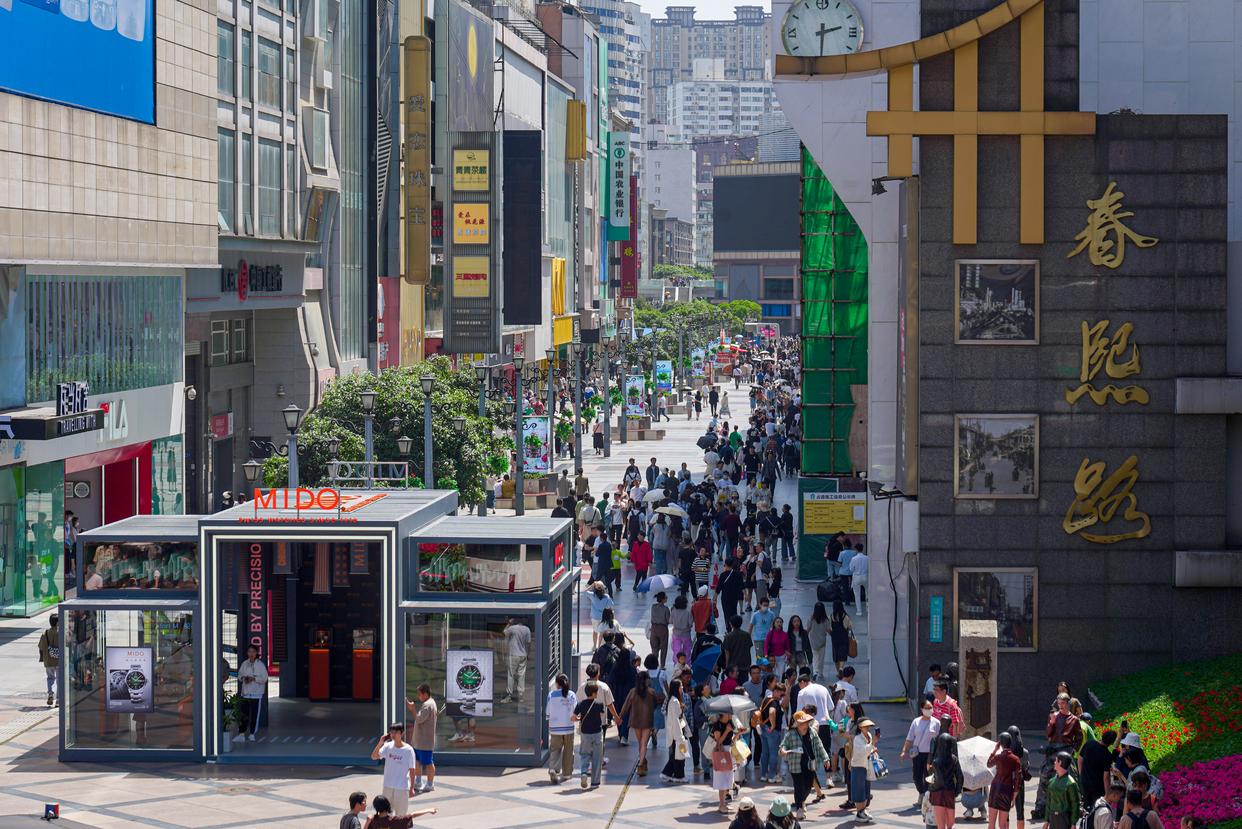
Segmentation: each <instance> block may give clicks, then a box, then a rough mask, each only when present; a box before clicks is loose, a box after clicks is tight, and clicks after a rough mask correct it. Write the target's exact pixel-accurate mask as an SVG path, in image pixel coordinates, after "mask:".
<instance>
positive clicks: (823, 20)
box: [781, 0, 863, 57]
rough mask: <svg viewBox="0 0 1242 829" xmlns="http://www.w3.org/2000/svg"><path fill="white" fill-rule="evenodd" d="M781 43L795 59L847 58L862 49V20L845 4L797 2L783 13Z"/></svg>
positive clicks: (844, 1)
mask: <svg viewBox="0 0 1242 829" xmlns="http://www.w3.org/2000/svg"><path fill="white" fill-rule="evenodd" d="M781 41H782V42H783V43H784V44H785V53H786V54H789V55H795V56H797V57H821V56H823V55H846V54H851V53H853V52H857V51H858V50H859V49H861V48H862V42H863V25H862V16H861V15H859V13H858V9H857V8H855V7H854V4H853V3H851V2H850V1H849V0H798V2H796V3H794V4H793V5H792V6H790V8H789V11H788V12H786V13H785V22H784V23H782V24H781Z"/></svg>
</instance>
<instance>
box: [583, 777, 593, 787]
mask: <svg viewBox="0 0 1242 829" xmlns="http://www.w3.org/2000/svg"><path fill="white" fill-rule="evenodd" d="M590 786H591V778H590V775H586V774H584V775H582V788H584V789H586V788H590Z"/></svg>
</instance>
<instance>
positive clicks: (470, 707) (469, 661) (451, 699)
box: [444, 649, 495, 717]
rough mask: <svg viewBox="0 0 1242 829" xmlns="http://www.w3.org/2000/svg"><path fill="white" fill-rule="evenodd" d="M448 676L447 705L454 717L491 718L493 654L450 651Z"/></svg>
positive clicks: (446, 682)
mask: <svg viewBox="0 0 1242 829" xmlns="http://www.w3.org/2000/svg"><path fill="white" fill-rule="evenodd" d="M446 667H447V669H448V670H447V671H446V674H445V685H446V686H447V687H446V688H445V693H444V702H445V704H446V706H447V708H448V713H449V715H450V716H455V717H490V716H492V710H493V709H492V703H493V691H492V688H493V677H494V675H495V674H494V670H493V663H492V652H491V651H490V650H486V651H484V650H478V651H476V650H468V649H462V650H450V651H449V652H448V658H447V664H446Z"/></svg>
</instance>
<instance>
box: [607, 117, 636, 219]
mask: <svg viewBox="0 0 1242 829" xmlns="http://www.w3.org/2000/svg"><path fill="white" fill-rule="evenodd" d="M608 162H609V163H608V182H609V183H608V202H609V205H610V207H609V209H608V224H609V227H610V228H617V229H618V230H611V229H610V230H609V233H608V238H609V239H611V240H614V241H618V240H620V241H624V240H626V239H633V238H634V236H633V234H632V233H630V232H629V231H630V211H631V207H630V191H629V188H630V134H629V133H628V132H612V133H609V134H608Z"/></svg>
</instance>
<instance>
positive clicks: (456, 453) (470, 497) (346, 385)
mask: <svg viewBox="0 0 1242 829" xmlns="http://www.w3.org/2000/svg"><path fill="white" fill-rule="evenodd" d="M424 376H428V377H434V378H435V381H436V385H435V391H434V392H433V393H432V395H431V403H432V420H431V442H432V462H433V472H434V474H435V479H436V481H435V483H434V484H431V485H432V486H439V485H447V486H448V487H449V488H454V489H456V490H457V491H458V493H459V496H460V498H461V501H462V502H463V503H465V504H467V505H474V504H479V503H482V501H483V499H484V497H485V493H484V491H483V483H484V481H483V479H484V477H485V476H486V475H487V474H488V473H489V472H490V473H492V474H500V473H503V472H505V471H507V470H508V468H509V451H510V449H511V447H512V446H513V441H512V440H511V439H509V438H507V437H502V436H501V434H500V432H501V431H503V430H505V429H507V428H510V427H511V424H510V422H509V418H507V417H505V415H504V409H503V406H502V404H501V403H500V402H499V401H488V402H487V409H486V411H487V416H486V417H479V381H478V379H476V378H475V376H474V371H473V370H472V369H470V368H468V367H461V368H458V369H456V370H454V369H453V368H452V367H451V364H450V363H449V360H448V358H447V357H443V356H436V357H432V358H431V359H429V360H427V361H426V362H423V363H421V364H419V365H417V366H404V367H401V368H390V369H385V370H384V371H382V372H380V375H379V377H373V376H372V375H370V374H367V373H359V374H346V375H343V376H341V377H337V378H335V379H334V380H333V381H332V382H331V383H329V384H328V386H327V387H326V389H325V391H324V395H323V400H321V401H320V403H319V406H318V407H317V408H316V409H315V410H314V411H313V412H311V413H310V414H308V415H307V416H306V418H305V420H303V422H302V429H301V431H300V432H299V433H298V442H299V444H300V445H302V446H304V447H305V448H304V449H303V450H302V451H299V452H298V476H299V478H300V483H301V484H302V486H324V485H327V484H329V483H330V482H329V481H328V461H330V460H332V458H330V457H329V454H328V448H327V441H328V440H329V439H330V438H333V437H336V438H339V439H340V441H341V447H340V451H339V452H338V453H337V457H336V460H341V461H362V460H365V456H366V444H365V439H364V437H363V435H364V420H363V417H362V408H361V404H360V402H359V401H360V398H359V396H358V395H359V393H360V392H361V391H362V390H363V389H366V388H373V389H374V390H375V391H377V392H378V393H379V394H378V396H377V397H376V398H375V409H374V412H373V414H374V416H375V422H374V424H373V426H374V429H373V435H372V443H373V446H374V453H375V454H374V457H375V460H376V461H398V460H408V461H409V462H410V471H411V473H412V477H418V478H420V479H421V477H422V470H423V461H424V456H423V437H424V432H423V390H422V384H421V378H422V377H424ZM459 416H460V417H464V418H465V419H466V424H465V428H463V429H462V431H461V432H460V433H458V432H457V431H456V430H455V429H454V428H453V419H454V418H456V417H459ZM393 418H396V420H397V425H396V430H395V431H394V430H393V428H392V420H393ZM498 429H499V431H498ZM403 435H404V436H408V437H411V438H414V446H413V448H412V449H411V451H410V455H409V457H408V458H403V457H401V453H400V452H399V451H398V448H397V438H399V437H401V436H403ZM263 477H264V481H265V483H266V484H267V486H269V487H278V486H283V485H284V483H285V481H286V480H287V479H288V460H287V459H286V458H284V457H282V456H279V455H275V456H273V457H270V458H268V459H267V460H266V461H265V462H264V464H263ZM382 485H383V484H377V486H382ZM424 485H427V482H424Z"/></svg>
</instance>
